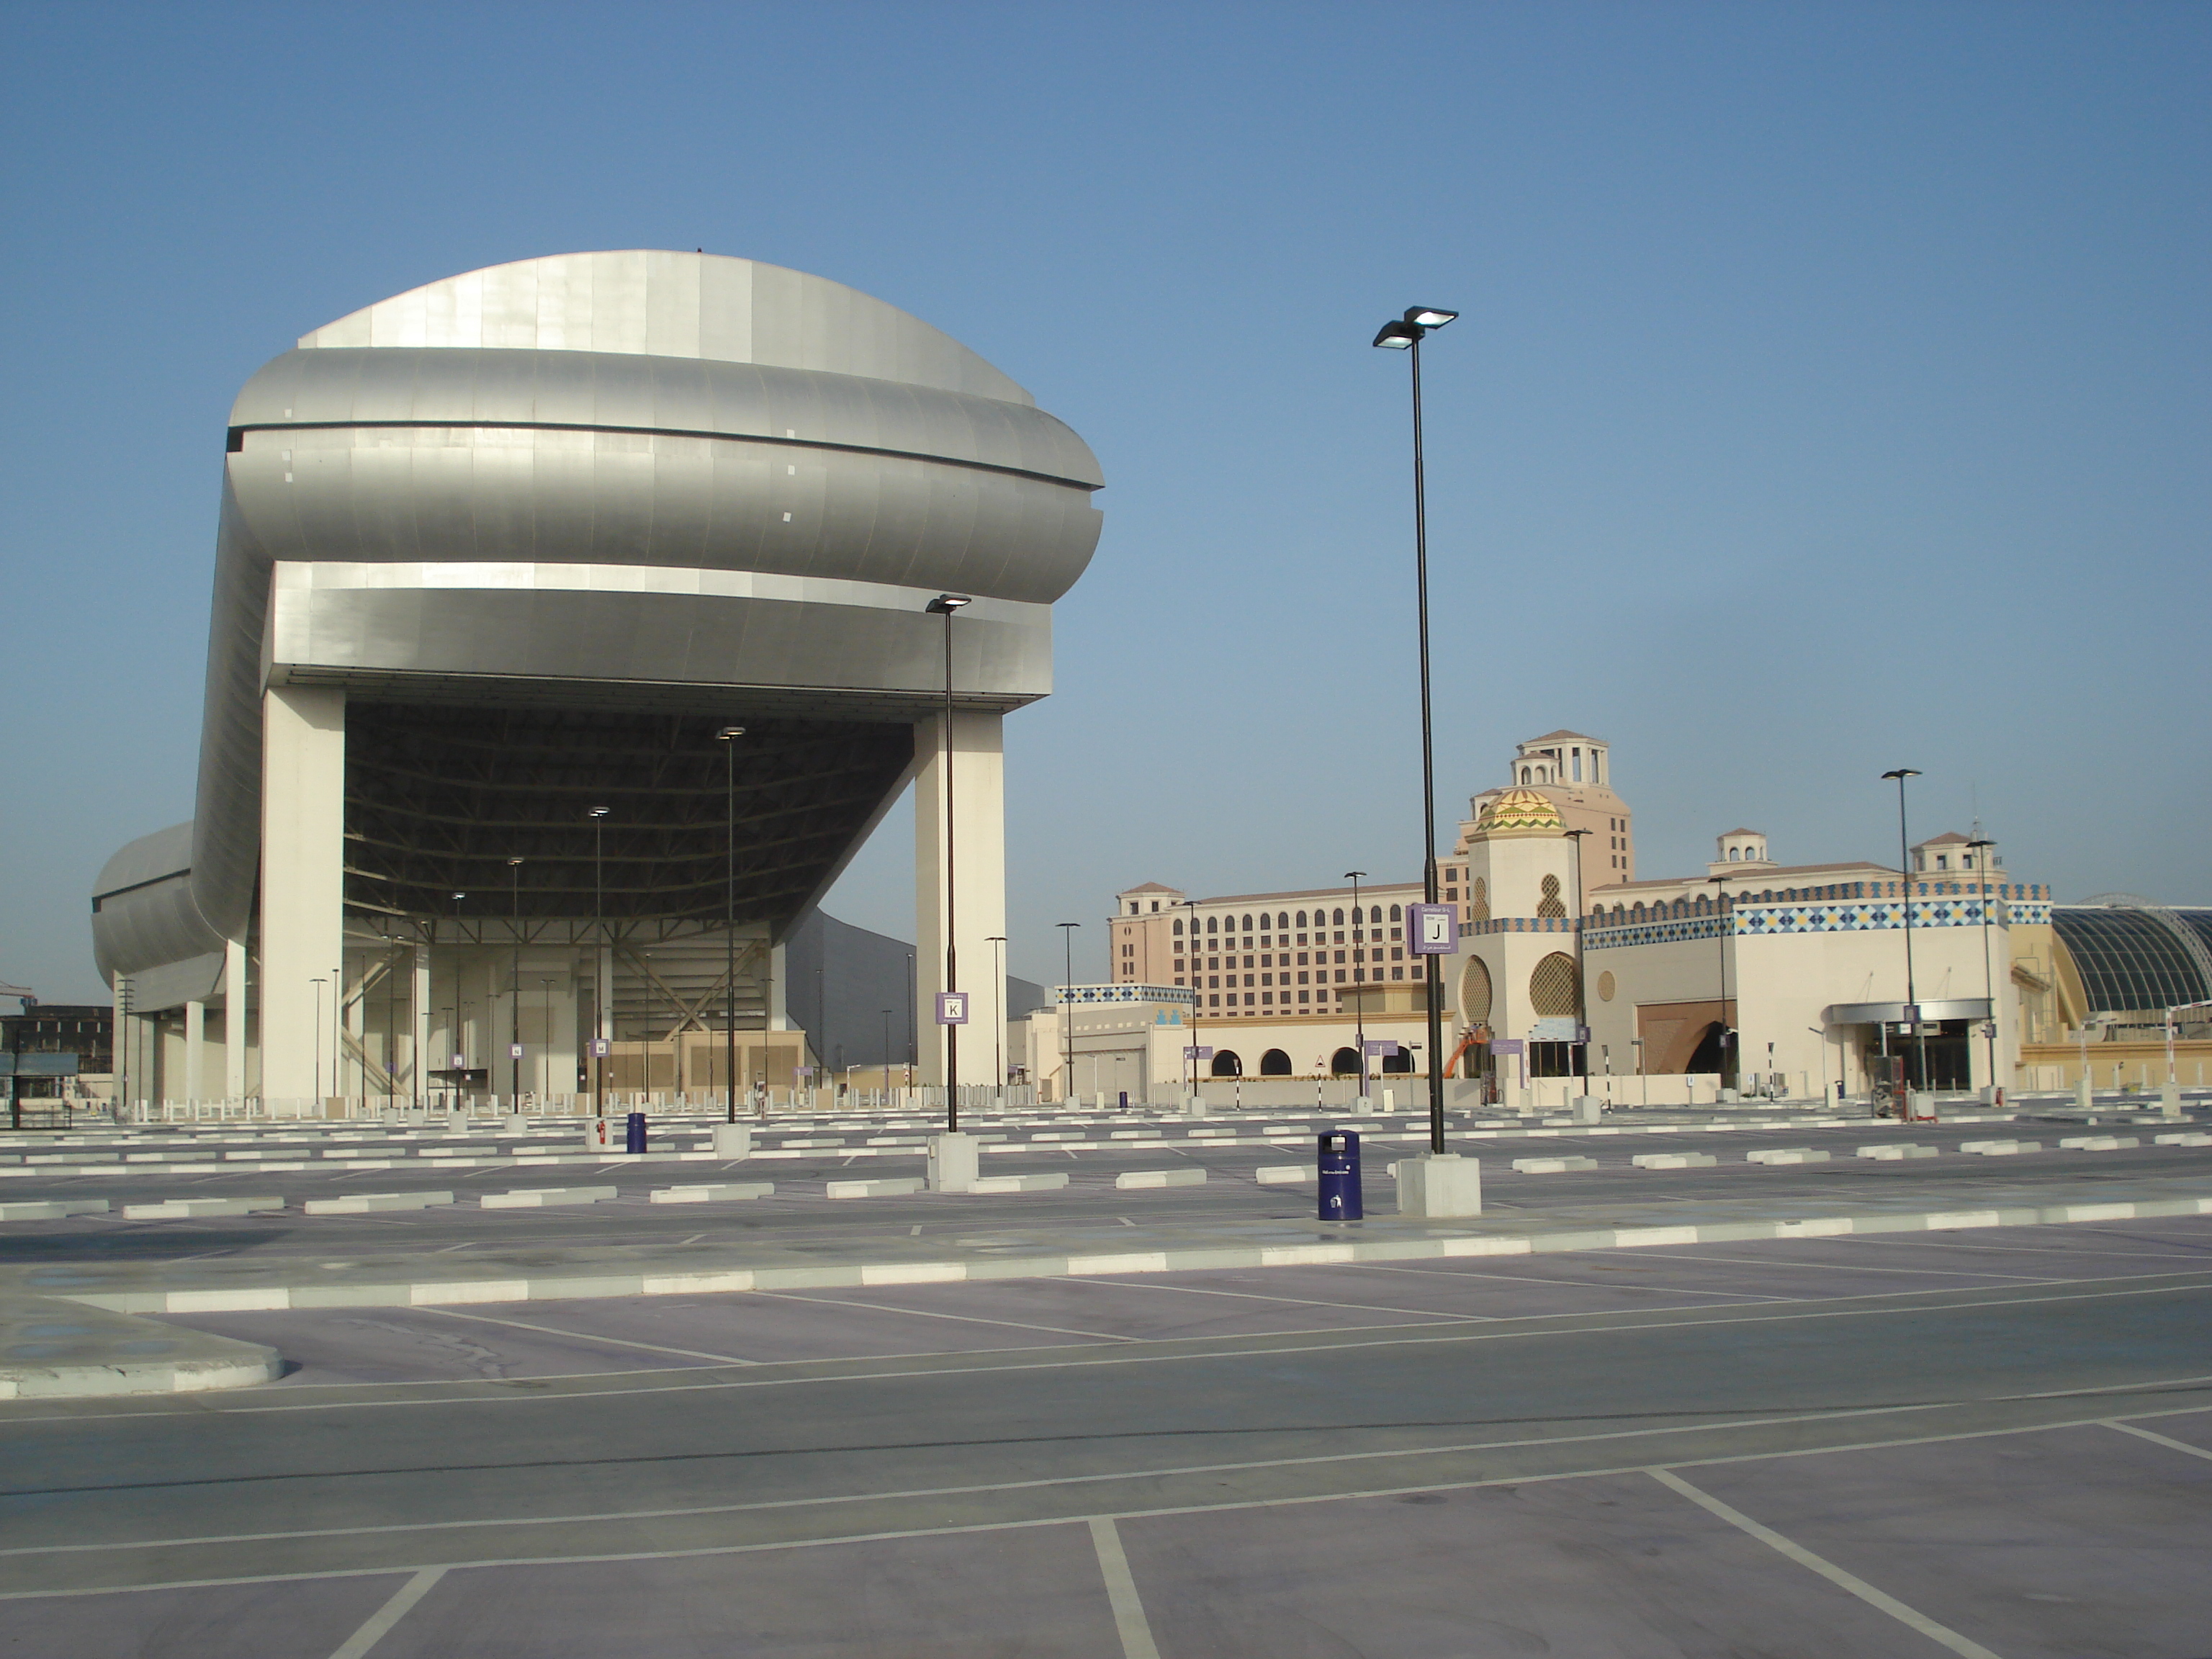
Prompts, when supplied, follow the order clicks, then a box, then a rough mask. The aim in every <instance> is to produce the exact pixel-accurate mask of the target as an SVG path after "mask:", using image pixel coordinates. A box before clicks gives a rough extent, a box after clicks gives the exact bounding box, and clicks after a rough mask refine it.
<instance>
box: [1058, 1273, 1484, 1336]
mask: <svg viewBox="0 0 2212 1659" xmlns="http://www.w3.org/2000/svg"><path fill="white" fill-rule="evenodd" d="M1344 1265H1345V1266H1346V1267H1353V1266H1356V1265H1357V1264H1356V1263H1353V1262H1349V1261H1347V1262H1346V1263H1345V1264H1344ZM1262 1271H1264V1270H1262ZM1058 1282H1060V1283H1063V1284H1068V1285H1099V1286H1107V1287H1111V1288H1113V1289H1116V1290H1124V1291H1169V1292H1170V1293H1171V1294H1173V1295H1176V1296H1225V1297H1233V1298H1235V1299H1236V1300H1237V1301H1239V1302H1282V1303H1287V1304H1289V1305H1291V1307H1294V1308H1334V1309H1340V1310H1344V1311H1346V1312H1348V1313H1379V1314H1395V1315H1396V1316H1399V1317H1400V1318H1401V1319H1444V1320H1451V1321H1454V1322H1460V1321H1464V1322H1468V1323H1469V1324H1488V1323H1489V1322H1491V1321H1492V1320H1493V1319H1495V1318H1497V1317H1498V1316H1497V1315H1495V1314H1471V1313H1440V1312H1438V1311H1437V1310H1436V1309H1434V1308H1385V1307H1382V1306H1380V1305H1378V1304H1374V1303H1370V1302H1328V1301H1323V1300H1322V1299H1320V1298H1318V1297H1310V1296H1268V1295H1266V1294H1264V1293H1262V1292H1261V1291H1213V1290H1207V1289H1205V1288H1204V1287H1202V1286H1200V1285H1158V1284H1153V1283H1152V1282H1150V1281H1148V1280H1146V1279H1064V1280H1060V1281H1058Z"/></svg>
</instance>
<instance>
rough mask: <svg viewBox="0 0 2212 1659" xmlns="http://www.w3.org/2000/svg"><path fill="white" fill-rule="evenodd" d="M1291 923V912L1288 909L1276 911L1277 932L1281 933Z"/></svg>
mask: <svg viewBox="0 0 2212 1659" xmlns="http://www.w3.org/2000/svg"><path fill="white" fill-rule="evenodd" d="M1290 925H1291V913H1290V912H1289V911H1288V910H1278V911H1276V912H1275V931H1276V932H1277V933H1281V932H1282V931H1283V929H1284V928H1285V927H1289V926H1290Z"/></svg>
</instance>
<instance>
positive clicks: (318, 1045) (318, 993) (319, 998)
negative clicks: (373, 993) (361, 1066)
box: [164, 979, 419, 1100]
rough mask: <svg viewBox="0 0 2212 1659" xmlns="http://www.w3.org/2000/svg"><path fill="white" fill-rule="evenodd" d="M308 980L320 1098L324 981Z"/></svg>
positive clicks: (316, 1078)
mask: <svg viewBox="0 0 2212 1659" xmlns="http://www.w3.org/2000/svg"><path fill="white" fill-rule="evenodd" d="M307 982H308V983H309V984H311V985H313V987H315V1096H316V1098H317V1099H318V1100H319V1099H321V1098H322V1093H323V981H321V980H319V979H313V980H310V981H307ZM418 1063H419V1062H418ZM164 1098H165V1099H166V1098H167V1097H166V1096H165V1097H164Z"/></svg>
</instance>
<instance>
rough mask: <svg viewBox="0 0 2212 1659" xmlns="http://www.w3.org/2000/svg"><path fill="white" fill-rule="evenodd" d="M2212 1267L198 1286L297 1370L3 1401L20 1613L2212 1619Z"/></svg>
mask: <svg viewBox="0 0 2212 1659" xmlns="http://www.w3.org/2000/svg"><path fill="white" fill-rule="evenodd" d="M1870 1178H1874V1179H1880V1178H1882V1177H1881V1176H1873V1177H1870ZM2207 1291H2212V1222H2204V1221H2179V1222H2153V1223H2142V1224H2134V1225H2080V1226H2069V1227H2041V1228H2020V1229H2002V1230H1991V1231H1973V1230H1966V1231H1953V1232H1947V1233H1943V1234H1941V1235H1925V1234H1923V1235H1915V1236H1909V1237H1908V1236H1899V1235H1893V1236H1886V1237H1877V1238H1838V1239H1803V1240H1778V1241H1771V1242H1767V1243H1757V1244H1739V1245H1732V1246H1726V1247H1717V1246H1695V1247H1689V1248H1682V1249H1648V1250H1638V1251H1634V1252H1622V1251H1607V1252H1562V1253H1559V1254H1555V1255H1545V1256H1536V1257H1528V1258H1522V1259H1516V1260H1510V1261H1494V1260H1493V1261H1454V1262H1433V1263H1420V1264H1412V1265H1393V1266H1369V1265H1358V1266H1345V1267H1309V1268H1282V1269H1272V1270H1252V1271H1245V1272H1231V1273H1190V1274H1164V1275H1139V1276H1115V1275H1102V1276H1098V1277H1095V1278H1082V1279H1073V1278H1062V1279H1018V1280H1008V1281H1000V1282H995V1283H989V1284H958V1285H951V1284H948V1285H902V1286H890V1287H883V1288H878V1289H875V1290H872V1291H802V1292H793V1293H779V1294H773V1295H769V1294H759V1293H755V1294H750V1295H731V1296H701V1297H646V1298H619V1299H613V1300H605V1301H597V1302H593V1301H588V1300H580V1301H572V1302H568V1303H564V1304H558V1305H556V1306H539V1305H536V1304H531V1305H526V1306H519V1307H501V1306H487V1307H480V1308H467V1309H439V1310H433V1309H364V1310H328V1311H315V1312H305V1311H295V1312H286V1313H268V1314H253V1313H234V1314H221V1315H208V1316H185V1317H184V1318H183V1319H182V1320H181V1322H184V1323H189V1324H191V1326H193V1327H194V1328H201V1329H205V1330H210V1331H213V1332H217V1333H220V1334H228V1335H233V1336H237V1337H240V1338H245V1339H247V1340H256V1341H266V1342H270V1343H272V1344H275V1345H276V1346H280V1348H281V1349H282V1351H283V1352H284V1353H285V1354H286V1355H287V1357H288V1358H289V1360H290V1361H291V1362H292V1367H293V1368H292V1369H291V1370H290V1371H289V1374H288V1375H287V1376H285V1377H284V1378H283V1380H282V1381H280V1382H278V1383H273V1384H271V1385H270V1386H268V1387H265V1388H263V1389H254V1390H246V1391H240V1392H236V1393H229V1394H222V1395H194V1396H188V1397H172V1398H167V1399H154V1400H130V1401H104V1402H92V1401H87V1402H72V1403H53V1402H48V1403H39V1402H20V1403H18V1404H15V1405H14V1406H8V1407H0V1420H4V1421H5V1422H6V1423H7V1424H8V1431H9V1440H10V1443H11V1445H12V1446H13V1447H14V1448H15V1451H16V1455H15V1457H14V1458H12V1459H11V1467H10V1473H9V1480H8V1482H7V1488H6V1492H5V1495H4V1498H0V1504H4V1505H5V1512H6V1513H7V1514H8V1515H9V1520H10V1525H9V1528H8V1531H9V1536H10V1539H11V1544H10V1547H9V1549H8V1550H7V1552H6V1553H0V1589H4V1591H5V1593H6V1595H8V1596H9V1598H10V1599H9V1613H8V1618H7V1620H6V1621H5V1628H6V1630H7V1632H8V1634H7V1636H6V1637H5V1638H0V1640H5V1641H6V1642H8V1643H9V1644H12V1649H10V1648H0V1651H6V1650H15V1651H21V1652H24V1653H33V1652H35V1653H39V1654H41V1655H56V1656H67V1659H74V1656H78V1655H85V1656H90V1655H95V1654H97V1655H100V1656H114V1655H132V1654H147V1655H156V1654H158V1655H175V1654H179V1653H184V1654H197V1653H201V1652H210V1653H211V1652H217V1651H220V1652H222V1653H224V1654H226V1655H231V1656H239V1659H262V1656H280V1655H281V1656H288V1659H289V1656H293V1655H313V1656H316V1659H323V1656H341V1655H343V1656H345V1659H361V1656H362V1655H366V1654H368V1653H369V1652H371V1651H372V1650H373V1651H374V1654H375V1655H376V1656H377V1659H404V1656H415V1655H421V1656H430V1655H445V1654H450V1653H455V1652H468V1653H471V1654H477V1653H483V1654H491V1655H507V1654H512V1655H515V1656H525V1655H528V1656H543V1655H576V1656H586V1655H597V1654H601V1653H605V1652H606V1651H608V1650H610V1649H611V1647H613V1646H615V1645H617V1644H618V1645H619V1646H620V1648H621V1649H622V1650H624V1651H630V1652H635V1653H638V1654H641V1655H647V1656H660V1655H671V1656H677V1655H681V1656H691V1655H701V1656H704V1655H709V1654H713V1655H726V1654H732V1653H761V1654H771V1653H772V1654H778V1655H783V1654H793V1653H797V1654H819V1655H832V1654H835V1655H848V1654H849V1655H858V1654H889V1653H896V1654H921V1655H927V1654H945V1655H952V1654H959V1655H972V1654H1006V1655H1031V1654H1048V1655H1060V1654H1065V1655H1085V1656H1091V1655H1097V1656H1109V1659H1111V1656H1144V1655H1164V1656H1186V1655H1188V1656H1203V1655H1220V1654H1232V1655H1235V1654H1251V1655H1255V1656H1257V1655H1263V1654H1264V1655H1270V1656H1273V1655H1294V1656H1305V1655H1314V1656H1322V1655H1328V1656H1340V1655H1360V1656H1376V1659H1400V1656H1405V1659H1413V1656H1422V1659H1427V1656H1433V1655H1440V1654H1453V1655H1469V1654H1471V1655H1482V1656H1489V1655H1508V1654H1512V1655H1518V1654H1525V1653H1541V1652H1547V1651H1548V1652H1556V1653H1577V1654H1584V1653H1588V1654H1614V1653H1619V1654H1638V1655H1642V1654H1678V1653H1679V1654H1698V1655H1721V1654H1734V1653H1759V1654H1775V1655H1792V1656H1844V1655H1850V1656H1860V1655H1867V1654H1876V1653H1879V1654H1902V1655H1911V1654H1918V1653H1929V1654H1940V1653H1944V1652H1951V1653H1958V1654H1969V1655H1988V1654H1995V1655H1999V1656H2003V1659H2015V1656H2051V1659H2058V1656H2069V1659H2073V1656H2081V1655H2115V1656H2130V1659H2133V1656H2161V1659H2189V1656H2196V1655H2201V1654H2203V1652H2204V1651H2205V1650H2206V1649H2205V1646H2204V1642H2203V1632H2204V1631H2205V1630H2206V1629H2208V1628H2212V1599H2208V1597H2212V1592H2208V1591H2207V1589H2206V1588H2205V1582H2204V1579H2203V1574H2202V1573H2201V1572H2198V1571H2196V1570H2195V1567H2194V1565H2193V1564H2194V1562H2195V1561H2197V1560H2198V1559H2202V1558H2203V1554H2204V1553H2205V1551H2206V1550H2207V1548H2208V1547H2212V1506H2208V1504H2207V1503H2206V1499H2207V1498H2208V1496H2212V1322H2207V1320H2206V1319H2205V1317H2204V1315H2205V1296H2206V1293H2207ZM173 1317H174V1316H173Z"/></svg>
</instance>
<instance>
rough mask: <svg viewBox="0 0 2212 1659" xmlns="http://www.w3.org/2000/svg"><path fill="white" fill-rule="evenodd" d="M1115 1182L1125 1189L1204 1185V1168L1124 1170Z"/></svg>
mask: <svg viewBox="0 0 2212 1659" xmlns="http://www.w3.org/2000/svg"><path fill="white" fill-rule="evenodd" d="M1114 1184H1115V1186H1116V1187H1117V1188H1121V1190H1123V1191H1125V1192H1126V1191H1127V1190H1129V1189H1130V1188H1136V1187H1203V1186H1204V1185H1206V1171H1205V1170H1123V1171H1122V1172H1121V1174H1120V1175H1117V1176H1115V1177H1114Z"/></svg>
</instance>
